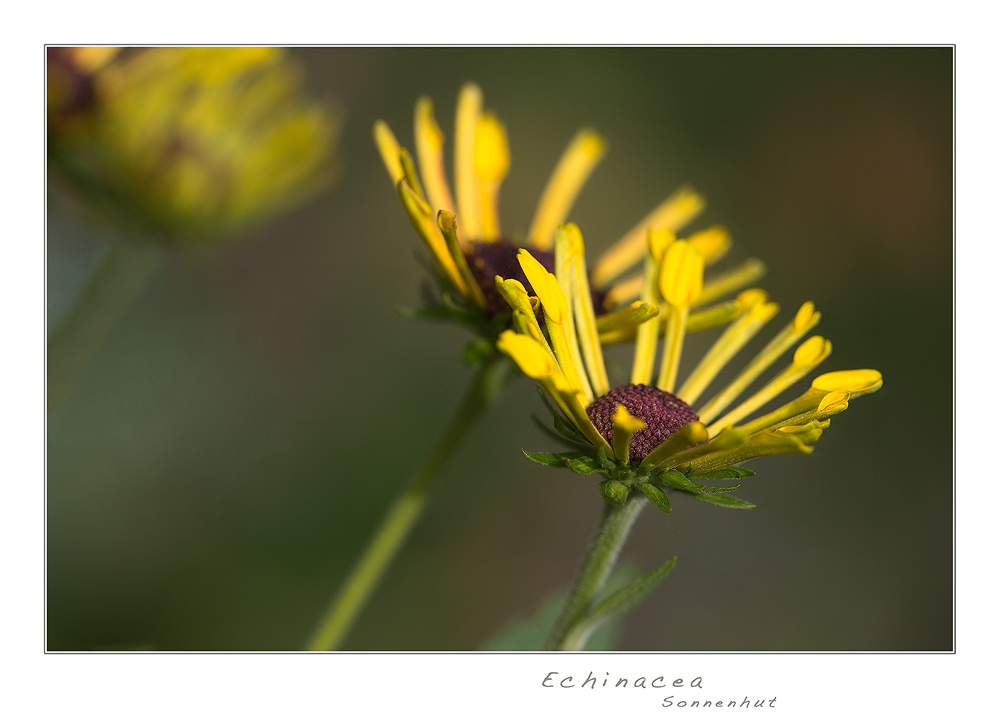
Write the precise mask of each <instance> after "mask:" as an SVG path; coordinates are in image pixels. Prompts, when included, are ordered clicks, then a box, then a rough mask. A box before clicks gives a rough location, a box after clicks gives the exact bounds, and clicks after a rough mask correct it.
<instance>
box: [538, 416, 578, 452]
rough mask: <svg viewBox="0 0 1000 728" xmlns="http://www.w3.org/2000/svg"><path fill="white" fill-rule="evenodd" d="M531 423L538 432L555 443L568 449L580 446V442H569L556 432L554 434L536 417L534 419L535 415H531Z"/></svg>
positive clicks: (553, 431)
mask: <svg viewBox="0 0 1000 728" xmlns="http://www.w3.org/2000/svg"><path fill="white" fill-rule="evenodd" d="M531 421H532V422H534V423H535V427H537V428H538V429H539V430H541V431H542V432H544V433H545V434H546V435H548V436H549V437H551V438H552V439H553V440H555V441H556V442H561V443H563V444H564V445H568V446H570V447H579V446H580V442H578V441H577V440H570V439H569V438H566V437H563V436H562V435H560V434H559V433H558V432H556V431H555V430H553V429H552V428H551V427H549V426H548V425H546V424H545V423H544V422H542V421H541V420H540V419H538V417H536V416H535V415H531Z"/></svg>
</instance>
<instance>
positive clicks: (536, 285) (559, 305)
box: [517, 248, 591, 405]
mask: <svg viewBox="0 0 1000 728" xmlns="http://www.w3.org/2000/svg"><path fill="white" fill-rule="evenodd" d="M517 259H518V262H520V264H521V269H522V270H523V271H524V275H525V277H526V278H527V279H528V282H529V283H530V284H531V287H532V288H533V289H534V291H535V295H537V296H538V300H539V301H541V303H542V309H543V310H544V312H545V326H546V328H547V329H548V331H549V339H550V341H551V342H552V349H553V351H555V353H556V359H557V360H558V361H559V366H560V367H561V368H562V371H563V373H564V374H565V375H566V378H567V379H568V380H569V383H570V386H571V387H572V388H573V389H574V390H576V391H578V392H579V393H580V398H581V402H582V403H583V404H584V405H586V404H589V403H590V401H591V398H590V397H588V396H587V395H586V394H585V393H584V392H585V390H584V385H583V380H584V379H585V378H586V376H587V374H586V372H585V371H584V370H583V366H582V364H581V363H580V362H579V361H578V357H579V350H577V353H576V356H574V353H573V348H572V347H571V346H570V330H569V329H570V327H572V326H573V319H572V317H571V316H570V310H569V303H568V302H567V300H566V296H565V294H564V293H563V291H562V289H561V288H560V287H559V283H558V281H557V280H556V277H555V276H554V275H553V274H552V273H549V272H548V271H547V270H545V266H543V265H542V264H541V263H539V262H538V261H537V260H535V257H534V256H533V255H532V254H531V253H529V252H528V251H527V250H525V249H524V248H521V249H520V250H519V251H518V254H517Z"/></svg>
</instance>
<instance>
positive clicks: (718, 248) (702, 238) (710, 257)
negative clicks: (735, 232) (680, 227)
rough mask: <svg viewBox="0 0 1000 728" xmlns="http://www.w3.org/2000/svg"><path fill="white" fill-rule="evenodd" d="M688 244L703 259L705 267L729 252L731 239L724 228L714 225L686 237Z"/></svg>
mask: <svg viewBox="0 0 1000 728" xmlns="http://www.w3.org/2000/svg"><path fill="white" fill-rule="evenodd" d="M688 242H689V243H691V245H692V246H694V249H695V250H697V251H698V252H699V253H700V254H701V257H702V258H704V259H705V265H712V263H714V262H716V261H717V260H719V259H720V258H721V257H722V256H724V255H725V254H726V253H727V252H728V251H729V246H730V245H731V243H732V239H731V238H730V236H729V231H728V230H726V228H724V227H723V226H722V225H715V226H714V227H710V228H708V229H707V230H699V231H698V232H696V233H692V234H691V235H689V236H688Z"/></svg>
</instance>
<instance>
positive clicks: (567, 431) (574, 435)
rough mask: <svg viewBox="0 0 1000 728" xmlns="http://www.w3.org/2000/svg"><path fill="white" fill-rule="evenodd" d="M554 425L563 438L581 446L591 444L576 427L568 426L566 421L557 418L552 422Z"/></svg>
mask: <svg viewBox="0 0 1000 728" xmlns="http://www.w3.org/2000/svg"><path fill="white" fill-rule="evenodd" d="M552 424H553V425H555V426H556V431H557V432H558V433H559V434H560V435H562V436H563V437H565V438H567V439H569V440H572V441H573V442H576V443H579V444H581V445H590V442H589V441H588V440H587V439H586V438H584V437H583V435H581V434H580V432H579V430H577V429H576V427H575V426H573V425H569V424H567V423H566V421H565V420H563V419H560V418H556V419H554V420H552Z"/></svg>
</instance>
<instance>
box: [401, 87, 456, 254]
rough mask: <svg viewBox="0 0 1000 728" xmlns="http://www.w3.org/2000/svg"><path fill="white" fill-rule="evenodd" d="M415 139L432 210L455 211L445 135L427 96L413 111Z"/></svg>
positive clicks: (418, 100)
mask: <svg viewBox="0 0 1000 728" xmlns="http://www.w3.org/2000/svg"><path fill="white" fill-rule="evenodd" d="M413 138H414V139H415V140H416V148H417V162H419V164H420V175H421V178H422V179H423V181H424V186H425V187H426V188H427V201H428V202H429V203H430V205H431V209H432V210H448V211H449V212H454V211H455V201H454V199H453V198H452V196H451V188H450V187H449V186H448V177H447V175H446V174H445V168H444V133H443V132H442V131H441V127H440V126H438V123H437V120H436V119H435V118H434V102H433V101H431V100H430V98H428V97H427V96H422V97H420V98H419V99H417V105H416V107H415V108H414V110H413ZM459 238H460V239H461V236H459Z"/></svg>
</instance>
